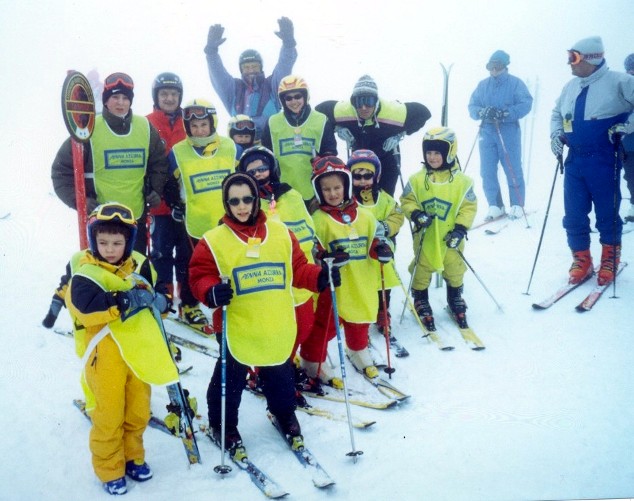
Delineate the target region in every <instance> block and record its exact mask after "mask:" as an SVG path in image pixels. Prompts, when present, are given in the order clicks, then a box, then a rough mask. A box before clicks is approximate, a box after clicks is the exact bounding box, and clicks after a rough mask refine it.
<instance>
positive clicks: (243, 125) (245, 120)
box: [227, 115, 255, 144]
mask: <svg viewBox="0 0 634 501" xmlns="http://www.w3.org/2000/svg"><path fill="white" fill-rule="evenodd" d="M227 133H228V134H229V137H230V138H231V139H233V136H234V134H249V135H250V136H251V144H253V141H254V140H255V122H254V121H253V120H252V119H251V117H250V116H248V115H235V116H233V117H231V118H230V119H229V123H228V124H227Z"/></svg>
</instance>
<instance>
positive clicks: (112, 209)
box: [95, 204, 136, 224]
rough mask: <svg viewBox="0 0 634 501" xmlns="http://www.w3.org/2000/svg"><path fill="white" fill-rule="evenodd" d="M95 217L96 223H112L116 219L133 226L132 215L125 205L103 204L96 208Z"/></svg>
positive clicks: (134, 221)
mask: <svg viewBox="0 0 634 501" xmlns="http://www.w3.org/2000/svg"><path fill="white" fill-rule="evenodd" d="M95 217H96V218H97V220H98V221H114V220H116V219H118V220H119V221H121V222H122V223H125V224H135V223H136V220H135V219H134V214H132V211H131V210H130V209H128V208H127V207H126V206H125V205H121V204H103V205H100V206H99V207H97V209H96V214H95Z"/></svg>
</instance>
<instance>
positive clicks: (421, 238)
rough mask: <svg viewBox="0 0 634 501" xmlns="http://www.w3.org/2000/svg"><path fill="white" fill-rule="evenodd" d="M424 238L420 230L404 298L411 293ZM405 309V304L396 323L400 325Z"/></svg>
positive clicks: (423, 232)
mask: <svg viewBox="0 0 634 501" xmlns="http://www.w3.org/2000/svg"><path fill="white" fill-rule="evenodd" d="M424 237H425V230H422V233H421V234H420V246H419V247H418V252H417V253H416V257H415V258H414V259H415V261H414V269H413V270H412V275H411V277H410V279H409V285H408V286H407V291H406V293H405V297H409V294H410V292H411V291H412V284H413V283H414V275H416V268H418V260H419V258H420V254H421V252H423V239H424ZM406 307H407V305H406V304H404V305H403V311H402V312H401V318H400V319H399V321H398V323H399V324H401V323H403V317H404V316H405V308H406Z"/></svg>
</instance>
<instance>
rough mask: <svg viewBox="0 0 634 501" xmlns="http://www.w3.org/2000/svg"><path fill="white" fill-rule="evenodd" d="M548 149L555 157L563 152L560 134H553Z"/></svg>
mask: <svg viewBox="0 0 634 501" xmlns="http://www.w3.org/2000/svg"><path fill="white" fill-rule="evenodd" d="M550 149H551V150H552V152H553V155H555V156H556V157H560V156H561V155H562V154H563V152H564V142H563V141H562V140H561V137H560V136H558V135H557V136H553V137H552V138H551V140H550Z"/></svg>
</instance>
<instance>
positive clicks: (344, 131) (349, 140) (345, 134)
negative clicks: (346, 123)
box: [335, 125, 354, 147]
mask: <svg viewBox="0 0 634 501" xmlns="http://www.w3.org/2000/svg"><path fill="white" fill-rule="evenodd" d="M335 132H336V133H337V136H339V139H341V140H342V141H345V142H346V144H347V145H348V146H349V147H352V145H353V144H354V136H353V135H352V132H350V129H348V128H347V127H340V126H339V125H337V126H336V127H335Z"/></svg>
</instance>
